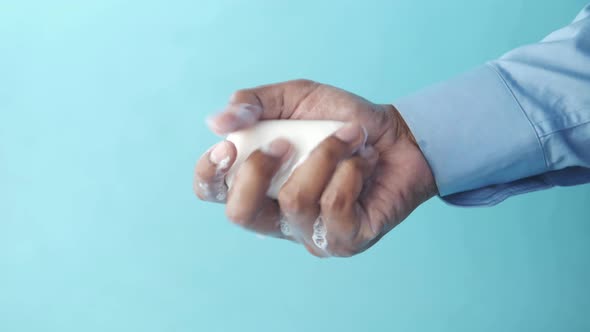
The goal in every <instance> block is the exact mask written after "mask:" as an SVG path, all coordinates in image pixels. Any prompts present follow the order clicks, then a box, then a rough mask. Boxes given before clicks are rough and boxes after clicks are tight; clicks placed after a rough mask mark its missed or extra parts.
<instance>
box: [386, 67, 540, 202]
mask: <svg viewBox="0 0 590 332" xmlns="http://www.w3.org/2000/svg"><path fill="white" fill-rule="evenodd" d="M394 105H395V107H396V108H397V109H398V111H399V112H400V113H401V115H402V117H403V118H404V120H405V121H406V122H407V124H408V126H409V127H410V130H411V131H412V134H413V135H414V137H415V138H416V141H417V142H418V145H419V146H420V149H421V150H422V153H423V154H424V156H425V158H426V160H427V161H428V163H429V165H430V168H431V170H432V172H433V174H434V178H435V180H436V184H437V186H438V190H439V194H440V195H441V196H446V195H451V194H455V193H460V192H465V191H469V190H473V189H478V188H482V187H485V186H489V185H495V184H502V183H509V182H512V181H515V180H518V179H522V178H526V177H530V176H532V175H536V174H541V173H543V172H545V171H547V168H546V163H545V157H544V154H543V150H542V148H541V144H540V141H539V139H538V137H537V134H536V132H535V130H534V128H533V126H532V124H531V122H530V121H529V119H528V118H527V116H526V115H525V113H524V112H523V110H522V108H521V107H520V105H519V103H518V102H517V100H516V99H515V98H514V95H513V94H512V92H511V91H510V89H509V88H508V86H507V85H506V83H505V82H504V80H503V79H502V77H501V76H500V75H499V74H498V73H497V72H496V71H495V69H494V68H493V67H492V66H491V65H484V66H481V67H478V68H476V69H474V70H472V71H470V72H468V73H466V74H463V75H461V76H459V77H456V78H454V79H451V80H449V81H446V82H443V83H439V84H437V85H434V86H432V87H429V88H427V89H425V90H423V91H420V92H418V93H417V94H415V95H412V96H409V97H405V98H402V99H400V100H398V101H397V102H396V103H394Z"/></svg>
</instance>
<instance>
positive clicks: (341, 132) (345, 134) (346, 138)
mask: <svg viewBox="0 0 590 332" xmlns="http://www.w3.org/2000/svg"><path fill="white" fill-rule="evenodd" d="M362 133H363V129H362V127H361V126H359V125H358V124H355V123H348V124H346V125H344V126H343V127H342V128H340V129H338V130H337V131H336V132H335V133H334V136H336V138H338V139H339V140H341V141H343V142H345V143H353V142H354V141H356V140H357V139H358V138H359V137H360V136H361V134H362Z"/></svg>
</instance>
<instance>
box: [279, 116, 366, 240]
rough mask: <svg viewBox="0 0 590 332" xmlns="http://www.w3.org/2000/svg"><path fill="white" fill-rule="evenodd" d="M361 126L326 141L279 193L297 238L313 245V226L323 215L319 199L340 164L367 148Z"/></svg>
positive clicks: (351, 127) (343, 130)
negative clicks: (361, 147)
mask: <svg viewBox="0 0 590 332" xmlns="http://www.w3.org/2000/svg"><path fill="white" fill-rule="evenodd" d="M365 138H366V134H365V132H364V130H363V128H362V127H361V126H359V125H358V124H348V125H345V126H344V127H342V128H341V129H339V130H338V131H336V133H334V135H332V136H330V137H328V138H326V139H325V140H324V141H322V142H321V143H320V144H319V145H318V146H317V147H316V148H315V149H314V150H313V151H312V152H311V153H310V155H309V157H308V158H307V159H306V160H305V161H304V162H303V163H302V164H301V165H300V166H299V167H297V169H295V171H294V172H293V174H292V175H291V176H290V177H289V179H288V180H287V182H286V183H285V185H284V186H283V187H282V188H281V191H280V192H279V204H280V206H281V210H282V211H283V212H284V213H285V214H286V216H287V217H288V219H289V220H290V221H291V222H292V224H293V233H294V236H295V238H297V239H300V240H302V241H305V242H307V243H308V244H309V243H312V242H311V235H312V225H313V222H314V221H315V220H316V219H317V217H318V215H319V210H320V205H319V199H320V197H321V194H322V192H323V191H324V189H325V187H326V185H327V184H328V182H329V181H330V179H331V177H332V174H333V172H334V170H335V169H336V166H337V165H338V163H339V162H340V161H341V160H342V159H344V158H347V157H349V156H350V155H351V154H353V153H354V152H355V150H356V149H358V148H359V147H360V146H361V145H363V144H364V140H365Z"/></svg>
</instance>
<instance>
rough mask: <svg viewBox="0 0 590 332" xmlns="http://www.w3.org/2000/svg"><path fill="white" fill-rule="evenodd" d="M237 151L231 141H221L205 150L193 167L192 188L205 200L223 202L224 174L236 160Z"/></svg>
mask: <svg viewBox="0 0 590 332" xmlns="http://www.w3.org/2000/svg"><path fill="white" fill-rule="evenodd" d="M236 156H237V151H236V147H235V146H234V144H233V143H231V142H229V141H222V142H219V143H217V144H216V145H214V146H213V147H212V148H211V149H209V150H208V151H207V152H205V153H204V154H203V155H202V156H201V158H200V159H199V161H198V162H197V166H196V167H195V178H194V182H193V190H194V192H195V194H196V195H197V197H199V198H200V199H202V200H205V201H211V202H225V200H226V198H227V186H226V185H225V180H224V178H225V174H226V173H227V171H228V170H229V169H230V167H231V166H232V165H233V163H234V161H235V160H236Z"/></svg>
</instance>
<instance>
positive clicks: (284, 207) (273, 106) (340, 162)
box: [194, 80, 437, 257]
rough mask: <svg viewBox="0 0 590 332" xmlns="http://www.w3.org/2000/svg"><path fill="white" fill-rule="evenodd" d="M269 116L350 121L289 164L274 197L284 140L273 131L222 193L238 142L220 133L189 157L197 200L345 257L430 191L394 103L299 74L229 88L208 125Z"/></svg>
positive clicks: (430, 181)
mask: <svg viewBox="0 0 590 332" xmlns="http://www.w3.org/2000/svg"><path fill="white" fill-rule="evenodd" d="M268 119H295V120H337V121H343V122H346V123H348V125H346V126H344V127H343V128H342V129H340V130H338V131H337V132H336V133H334V134H333V135H332V136H330V137H328V138H326V139H325V140H324V141H323V142H321V143H320V145H319V146H318V147H317V148H315V149H314V150H313V151H312V152H311V154H310V155H309V157H308V158H307V159H306V160H305V162H303V163H302V164H301V165H300V166H299V167H297V169H295V171H294V172H293V174H292V175H291V177H290V178H289V180H288V181H287V182H286V183H285V184H284V186H283V187H282V188H281V190H280V192H279V197H278V200H274V199H271V198H269V197H267V196H266V193H267V190H268V187H269V185H270V180H271V179H272V177H273V175H274V174H275V173H276V172H277V171H278V170H279V168H280V167H281V165H282V164H283V163H284V162H285V161H286V160H287V159H288V158H289V156H290V154H291V153H292V147H291V145H290V143H289V142H288V141H286V140H283V139H278V140H275V141H273V142H272V143H271V144H270V145H269V146H267V147H265V148H264V149H259V150H257V151H255V152H253V153H252V154H251V155H250V156H249V157H248V159H247V160H246V161H245V162H244V163H243V164H242V165H241V166H240V168H239V169H238V172H237V175H236V178H235V180H234V183H233V185H232V188H231V190H229V192H228V189H227V187H226V185H225V175H226V173H227V171H228V170H229V169H230V168H231V166H232V164H233V162H234V161H235V159H236V155H237V152H236V148H235V146H234V145H233V144H232V143H231V142H229V141H222V142H220V143H218V144H216V145H215V146H213V147H212V148H211V149H209V150H208V151H207V152H206V153H205V154H204V155H203V156H202V157H201V158H200V160H199V161H198V163H197V166H196V170H195V182H194V189H195V192H196V194H197V196H198V197H199V198H200V199H203V200H207V201H214V202H222V203H226V214H227V216H228V218H229V219H230V220H231V221H232V222H234V223H236V224H238V225H240V226H242V227H245V228H247V229H250V230H252V231H255V232H257V233H260V234H264V235H271V236H276V237H281V238H287V239H290V240H294V241H296V242H300V243H302V244H303V245H304V246H305V247H306V248H307V250H308V251H309V252H311V253H312V254H314V255H316V256H320V257H325V256H352V255H355V254H358V253H360V252H362V251H364V250H366V249H368V248H369V247H371V246H372V245H373V244H375V243H376V242H377V241H378V240H379V239H380V238H381V237H382V236H383V235H385V234H386V233H387V232H389V231H390V230H391V229H393V228H394V227H395V226H396V225H397V224H399V223H400V222H401V221H402V220H404V219H405V218H406V217H407V216H408V215H409V214H410V213H411V212H412V211H413V210H414V209H415V208H416V207H417V206H418V205H420V204H421V203H423V202H425V201H426V200H428V199H429V198H431V197H432V196H434V195H435V194H436V192H437V189H436V185H435V182H434V178H433V176H432V173H431V170H430V168H429V166H428V164H427V162H426V160H425V159H424V156H423V155H422V153H421V151H420V149H419V148H418V145H417V144H416V142H415V140H414V138H413V136H412V134H411V132H410V130H409V128H408V127H407V125H406V124H405V122H404V120H403V119H402V117H401V116H400V114H399V113H398V112H397V110H396V109H395V108H394V107H393V106H392V105H380V104H373V103H371V102H369V101H367V100H365V99H363V98H361V97H359V96H356V95H354V94H351V93H349V92H346V91H343V90H341V89H338V88H335V87H332V86H328V85H324V84H319V83H316V82H312V81H307V80H296V81H288V82H284V83H278V84H272V85H266V86H261V87H256V88H253V89H245V90H239V91H237V92H235V93H234V94H233V96H232V97H231V99H230V102H229V104H228V106H227V107H226V109H225V110H224V111H222V112H221V113H219V114H217V115H215V116H214V117H212V118H211V119H209V127H210V128H211V129H212V130H213V131H214V132H216V133H217V134H220V135H225V134H228V133H231V132H233V131H236V130H240V129H243V128H247V127H249V126H252V125H253V124H255V123H256V122H257V121H259V120H268ZM365 133H366V134H365ZM319 220H321V222H318V221H319ZM281 228H282V230H281ZM318 231H320V232H323V233H324V234H325V237H324V238H323V240H320V243H318V239H317V238H316V237H314V234H317V232H318Z"/></svg>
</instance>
